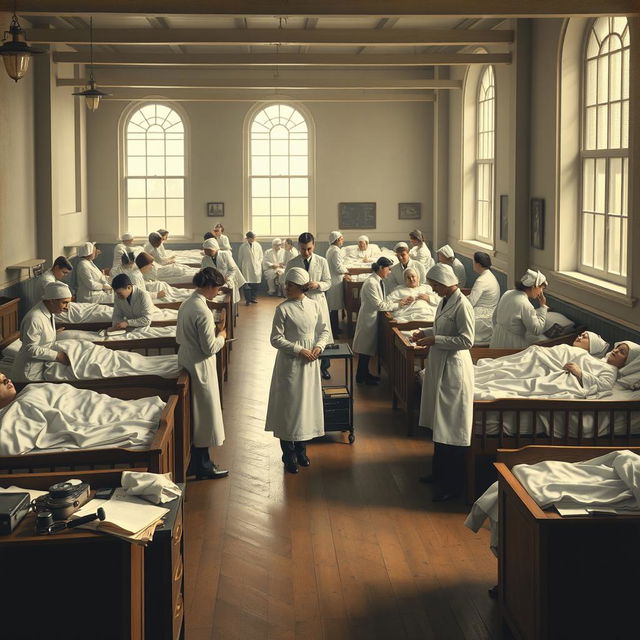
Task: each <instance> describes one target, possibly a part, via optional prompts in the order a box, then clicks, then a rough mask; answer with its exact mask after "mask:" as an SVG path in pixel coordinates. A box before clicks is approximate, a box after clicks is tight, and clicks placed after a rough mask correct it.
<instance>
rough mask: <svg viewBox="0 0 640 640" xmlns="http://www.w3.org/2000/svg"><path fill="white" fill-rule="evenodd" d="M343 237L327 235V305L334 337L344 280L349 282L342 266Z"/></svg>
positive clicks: (349, 278) (341, 307)
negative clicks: (329, 282)
mask: <svg viewBox="0 0 640 640" xmlns="http://www.w3.org/2000/svg"><path fill="white" fill-rule="evenodd" d="M343 244H344V236H343V235H342V233H341V232H340V231H332V232H331V233H330V234H329V245H330V246H329V248H328V249H327V253H326V256H325V257H326V260H327V264H328V265H329V273H330V274H331V288H330V289H329V291H327V305H328V306H329V317H330V318H331V331H332V333H333V335H334V336H337V335H340V320H339V319H338V313H339V312H340V310H341V309H344V285H343V284H342V282H343V281H344V280H351V277H350V276H349V269H347V267H346V266H345V264H344V255H343V253H342V245H343Z"/></svg>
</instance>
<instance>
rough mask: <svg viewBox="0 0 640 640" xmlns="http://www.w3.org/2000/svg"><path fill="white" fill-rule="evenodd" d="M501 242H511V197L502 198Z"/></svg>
mask: <svg viewBox="0 0 640 640" xmlns="http://www.w3.org/2000/svg"><path fill="white" fill-rule="evenodd" d="M500 240H502V241H503V242H507V241H508V240H509V196H500Z"/></svg>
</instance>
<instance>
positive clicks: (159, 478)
mask: <svg viewBox="0 0 640 640" xmlns="http://www.w3.org/2000/svg"><path fill="white" fill-rule="evenodd" d="M121 483H122V487H123V488H124V492H125V493H126V494H127V495H129V496H140V497H141V498H144V499H145V500H148V501H149V502H153V504H163V503H165V502H171V501H172V500H175V499H176V498H179V497H180V495H181V494H182V491H181V489H180V487H179V486H178V485H177V484H175V483H174V482H173V481H172V480H171V474H170V473H146V472H142V471H123V472H122V478H121Z"/></svg>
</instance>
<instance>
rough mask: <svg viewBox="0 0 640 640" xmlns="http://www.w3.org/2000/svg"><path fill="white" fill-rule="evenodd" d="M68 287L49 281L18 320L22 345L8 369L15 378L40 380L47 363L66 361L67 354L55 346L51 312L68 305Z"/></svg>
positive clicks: (56, 311)
mask: <svg viewBox="0 0 640 640" xmlns="http://www.w3.org/2000/svg"><path fill="white" fill-rule="evenodd" d="M70 302H71V291H70V289H69V287H68V286H67V285H66V284H64V282H60V281H56V282H49V283H48V284H47V285H46V286H45V288H44V294H43V296H42V301H41V302H39V303H38V304H37V305H36V306H35V307H33V309H31V311H29V312H28V313H27V315H26V316H25V317H24V318H23V319H22V322H21V323H20V340H21V342H22V346H21V347H20V351H19V352H18V355H17V356H16V359H15V361H14V363H13V368H12V370H11V374H12V376H13V377H14V378H15V379H16V380H41V379H42V376H43V373H44V368H45V365H46V364H47V363H50V362H60V363H61V364H64V365H68V364H69V358H68V357H67V354H66V353H65V352H64V351H62V350H59V349H58V348H57V347H56V334H57V331H56V321H55V316H56V315H57V314H59V313H62V312H63V311H66V310H67V309H68V308H69V303H70Z"/></svg>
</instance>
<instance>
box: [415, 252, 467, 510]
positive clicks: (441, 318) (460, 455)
mask: <svg viewBox="0 0 640 640" xmlns="http://www.w3.org/2000/svg"><path fill="white" fill-rule="evenodd" d="M427 282H428V283H429V284H430V285H431V286H432V287H433V290H434V291H435V292H436V293H437V294H438V295H439V296H441V297H442V301H441V302H440V304H439V305H438V309H437V310H436V316H435V320H434V322H433V335H426V332H424V331H417V332H416V333H414V336H413V338H414V340H416V341H417V344H418V345H420V346H428V347H430V349H429V355H428V357H427V364H426V368H425V376H424V382H423V383H422V398H421V401H420V420H419V424H420V426H422V427H427V428H429V429H432V430H433V442H434V445H433V466H432V475H431V476H425V477H424V478H420V480H421V481H422V482H427V483H433V484H434V485H435V488H436V492H435V494H434V496H433V501H434V502H444V501H445V500H450V499H451V498H454V497H455V496H456V495H458V493H459V492H460V489H461V487H462V485H463V482H464V456H465V452H466V450H467V447H468V446H469V445H470V444H471V427H472V423H473V363H472V362H471V354H470V353H469V349H470V348H471V346H472V345H473V340H474V331H475V320H474V317H473V307H472V306H471V303H470V302H469V301H468V300H467V298H466V296H464V295H463V294H462V292H461V291H460V289H459V288H458V277H457V276H456V274H455V273H454V272H453V269H452V268H451V267H450V266H449V265H445V264H437V265H435V266H434V267H431V269H429V272H428V273H427Z"/></svg>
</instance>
